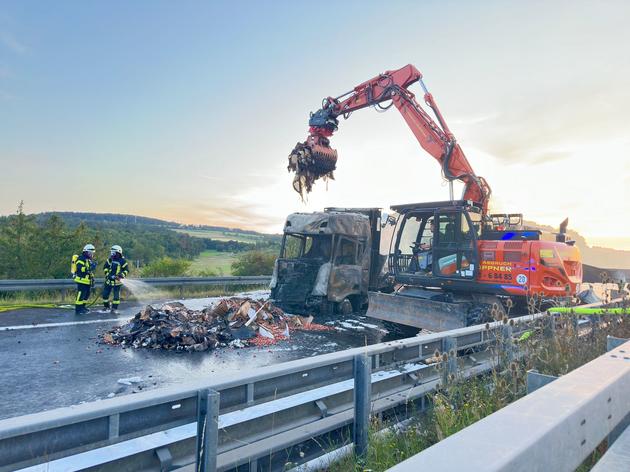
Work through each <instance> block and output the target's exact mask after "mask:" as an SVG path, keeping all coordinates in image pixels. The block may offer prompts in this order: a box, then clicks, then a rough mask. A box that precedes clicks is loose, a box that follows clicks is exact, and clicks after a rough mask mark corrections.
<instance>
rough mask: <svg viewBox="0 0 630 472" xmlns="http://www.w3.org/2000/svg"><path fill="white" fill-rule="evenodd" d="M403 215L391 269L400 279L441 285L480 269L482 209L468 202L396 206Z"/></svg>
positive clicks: (392, 255) (426, 284)
mask: <svg viewBox="0 0 630 472" xmlns="http://www.w3.org/2000/svg"><path fill="white" fill-rule="evenodd" d="M392 208H393V209H394V210H396V211H397V212H398V213H399V214H400V217H399V220H398V223H397V235H396V238H395V243H394V250H393V251H392V252H391V254H390V258H389V269H390V273H391V274H393V275H394V277H395V280H396V282H398V283H403V284H410V285H411V284H413V285H422V286H429V287H430V286H441V285H442V282H441V281H443V280H444V279H449V280H466V279H468V280H473V279H474V278H475V276H476V275H477V272H478V260H479V256H478V253H477V252H478V250H477V239H478V238H479V236H480V234H481V230H482V218H481V211H480V210H479V209H478V208H477V207H475V206H473V205H471V204H469V203H468V202H465V201H454V202H451V201H449V202H434V203H425V204H413V205H400V206H396V207H392Z"/></svg>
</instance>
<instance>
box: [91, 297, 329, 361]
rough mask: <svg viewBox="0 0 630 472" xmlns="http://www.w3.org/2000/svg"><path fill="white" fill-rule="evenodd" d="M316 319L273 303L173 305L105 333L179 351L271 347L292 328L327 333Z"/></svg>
mask: <svg viewBox="0 0 630 472" xmlns="http://www.w3.org/2000/svg"><path fill="white" fill-rule="evenodd" d="M312 321H313V317H312V316H309V317H302V316H296V315H287V314H285V313H284V312H283V311H282V310H281V309H280V308H278V307H276V306H274V305H273V304H272V303H271V302H269V301H260V300H253V299H251V298H240V297H233V298H224V299H222V300H221V301H219V302H218V303H217V304H216V305H214V306H212V307H208V308H205V309H203V310H190V309H188V308H186V306H184V305H183V304H182V303H179V302H170V303H166V304H164V305H162V306H161V307H160V308H154V307H152V306H151V305H147V306H146V307H145V308H143V309H142V310H141V311H140V312H139V313H138V314H137V315H136V316H134V317H133V318H132V319H131V320H130V321H129V322H128V323H127V324H125V325H123V326H117V327H114V328H113V329H112V330H110V331H108V332H106V333H105V334H103V337H102V338H103V341H104V342H106V343H108V344H118V345H122V346H131V347H134V348H140V347H143V348H148V349H166V350H174V351H208V350H212V349H216V348H218V347H228V346H229V347H234V348H241V347H245V346H249V345H254V346H268V345H271V344H274V343H276V342H278V341H280V340H284V339H288V338H289V337H290V333H291V331H293V330H309V331H325V330H330V329H331V328H330V327H328V326H324V325H318V324H316V323H313V322H312Z"/></svg>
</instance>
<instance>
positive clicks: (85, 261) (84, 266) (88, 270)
mask: <svg viewBox="0 0 630 472" xmlns="http://www.w3.org/2000/svg"><path fill="white" fill-rule="evenodd" d="M93 264H94V263H93V262H92V260H91V259H89V258H87V257H85V254H81V255H80V256H79V258H78V259H77V262H76V265H77V270H76V272H75V273H74V281H75V282H76V283H78V284H84V285H91V284H92V279H93V278H94V273H93V272H92V269H93Z"/></svg>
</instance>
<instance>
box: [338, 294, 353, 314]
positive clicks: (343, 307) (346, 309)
mask: <svg viewBox="0 0 630 472" xmlns="http://www.w3.org/2000/svg"><path fill="white" fill-rule="evenodd" d="M352 312H354V308H353V306H352V302H351V301H350V300H348V299H347V298H344V299H343V300H342V301H341V302H339V304H338V305H337V313H339V314H340V315H344V316H347V315H350V314H351V313H352Z"/></svg>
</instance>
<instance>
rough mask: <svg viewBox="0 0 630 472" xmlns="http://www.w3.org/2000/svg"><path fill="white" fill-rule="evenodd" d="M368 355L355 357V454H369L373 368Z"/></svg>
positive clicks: (362, 455)
mask: <svg viewBox="0 0 630 472" xmlns="http://www.w3.org/2000/svg"><path fill="white" fill-rule="evenodd" d="M370 362H371V359H370V358H369V357H368V355H367V353H364V354H359V355H357V356H354V428H353V440H354V452H355V454H356V455H357V456H359V457H364V456H365V455H366V454H367V448H368V428H369V425H370V403H371V400H372V368H371V367H372V366H371V365H370Z"/></svg>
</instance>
